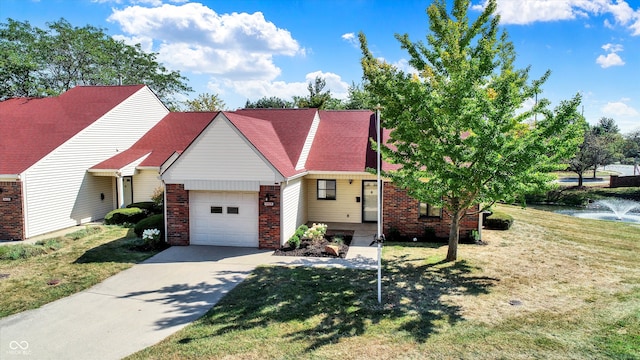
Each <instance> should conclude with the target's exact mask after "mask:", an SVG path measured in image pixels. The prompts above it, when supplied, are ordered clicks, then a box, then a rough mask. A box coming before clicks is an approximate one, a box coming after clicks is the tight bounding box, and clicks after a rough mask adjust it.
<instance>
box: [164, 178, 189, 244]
mask: <svg viewBox="0 0 640 360" xmlns="http://www.w3.org/2000/svg"><path fill="white" fill-rule="evenodd" d="M165 194H166V195H165V196H166V204H165V206H166V208H167V215H166V217H167V218H166V219H165V221H166V223H167V242H168V243H169V244H170V245H189V191H187V190H185V189H184V185H183V184H166V188H165Z"/></svg>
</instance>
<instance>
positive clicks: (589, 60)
mask: <svg viewBox="0 0 640 360" xmlns="http://www.w3.org/2000/svg"><path fill="white" fill-rule="evenodd" d="M450 2H451V1H450ZM484 2H485V0H472V3H471V4H472V9H471V13H472V14H474V15H475V14H478V13H479V11H480V9H481V8H482V6H483V4H484ZM429 4H430V1H429V0H424V1H417V0H401V1H391V0H388V1H375V0H272V1H268V0H262V1H257V0H253V1H251V0H234V1H230V0H221V1H215V0H210V1H186V0H0V19H2V22H5V21H6V19H7V18H13V19H16V20H21V21H24V20H28V21H29V22H30V23H31V24H32V25H35V26H38V27H44V26H45V23H46V22H49V21H55V20H57V19H60V18H61V17H63V18H65V19H67V20H68V21H69V22H71V23H72V24H73V25H74V26H84V25H87V24H90V25H94V26H98V27H102V28H105V29H106V30H107V33H108V34H110V35H111V36H113V37H115V38H117V39H122V40H125V41H127V42H129V43H138V42H139V43H141V44H142V46H143V48H144V49H146V50H148V51H154V52H157V53H159V57H158V58H159V60H160V61H161V62H162V63H163V64H164V65H166V66H167V67H169V68H171V69H175V70H179V71H180V72H181V73H182V74H183V75H184V76H186V77H187V78H188V79H189V82H190V85H191V86H192V87H193V88H194V90H195V91H194V93H192V94H190V96H191V97H194V96H195V95H197V94H198V93H204V92H209V93H217V94H219V95H220V96H221V98H222V99H223V100H224V101H225V103H226V105H227V107H228V108H229V109H235V108H237V107H242V106H243V105H244V103H245V101H246V100H247V99H249V100H252V101H253V100H257V99H259V98H261V97H263V96H279V97H281V98H284V99H290V98H291V97H292V96H293V95H306V94H307V90H306V87H307V83H308V82H309V81H311V80H313V79H314V78H315V77H316V76H318V75H319V76H322V77H324V78H325V79H326V81H327V87H328V88H329V89H330V90H331V92H332V94H333V95H334V96H335V97H339V98H345V97H346V95H347V87H348V86H349V85H350V84H351V83H352V82H355V83H356V84H358V83H360V81H361V77H362V70H361V68H360V57H361V53H360V50H359V48H358V44H357V34H358V32H360V31H362V32H364V33H365V35H366V36H367V40H368V42H369V47H370V49H371V50H372V52H373V53H374V55H375V56H378V57H380V58H384V59H385V60H386V61H387V62H389V63H392V64H395V65H396V66H398V67H400V68H402V69H404V70H406V71H411V69H410V68H408V67H407V63H406V60H407V58H408V55H407V54H406V52H404V51H403V50H402V49H400V47H399V44H398V42H397V41H396V40H395V38H394V36H393V35H394V34H395V33H408V34H409V35H410V37H411V38H412V40H414V41H415V40H424V39H425V35H426V34H427V31H428V18H427V15H426V13H425V9H426V8H427V6H428V5H429ZM498 8H499V13H500V14H501V23H502V25H503V28H504V29H506V30H507V31H508V33H509V35H510V40H511V41H512V42H513V43H514V45H515V49H516V52H517V54H518V57H517V64H518V66H519V67H525V66H528V65H530V66H531V74H532V76H533V77H539V76H540V75H541V74H543V73H544V72H545V71H546V70H547V69H549V70H551V71H552V74H551V78H550V79H549V80H548V81H547V83H546V85H545V86H544V93H543V94H542V96H544V97H546V98H548V99H550V100H551V101H552V103H553V104H554V105H557V104H558V102H559V101H560V100H562V99H568V98H570V97H572V96H573V95H574V94H576V93H578V92H580V93H582V94H583V106H584V115H585V116H586V118H587V120H588V121H589V122H591V123H595V122H597V120H598V119H599V118H601V117H603V116H606V117H611V118H613V119H614V120H616V123H617V124H618V125H619V126H620V128H621V130H622V131H623V132H629V131H632V130H639V129H640V0H498Z"/></svg>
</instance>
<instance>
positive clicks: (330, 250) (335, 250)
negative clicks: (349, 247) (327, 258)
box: [324, 245, 340, 256]
mask: <svg viewBox="0 0 640 360" xmlns="http://www.w3.org/2000/svg"><path fill="white" fill-rule="evenodd" d="M324 252H326V253H327V254H330V255H333V256H340V247H339V246H337V245H327V246H325V247H324Z"/></svg>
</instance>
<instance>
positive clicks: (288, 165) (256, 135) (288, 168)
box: [224, 112, 306, 177]
mask: <svg viewBox="0 0 640 360" xmlns="http://www.w3.org/2000/svg"><path fill="white" fill-rule="evenodd" d="M224 114H225V116H227V118H228V119H229V120H230V121H231V123H232V124H233V125H234V126H235V127H236V128H237V129H238V130H240V132H241V133H242V134H243V135H244V136H245V137H246V138H247V140H249V142H251V144H252V145H253V146H254V147H255V148H256V149H257V150H258V151H260V153H261V154H262V155H263V156H264V157H265V158H266V159H267V161H269V163H271V165H273V166H274V167H275V168H276V169H277V170H278V171H279V172H280V173H281V174H282V175H283V176H285V177H289V176H293V175H295V174H296V173H298V171H296V170H295V163H292V161H291V155H290V154H289V153H287V149H286V148H285V144H284V143H283V142H282V141H281V136H284V137H286V135H285V134H283V133H284V132H287V127H286V126H282V125H283V123H284V121H270V120H264V119H258V118H255V117H248V116H243V115H240V114H244V112H235V113H233V112H228V113H227V112H225V113H224ZM271 120H273V119H271ZM274 122H275V123H279V124H278V125H279V126H274ZM287 123H288V124H289V126H290V130H291V132H292V133H297V132H298V131H299V128H298V126H296V123H295V118H290V119H289V120H287ZM300 126H301V127H303V126H304V124H303V122H301V123H300ZM276 128H278V129H279V130H280V133H279V132H278V131H276ZM305 138H306V136H305ZM302 145H304V140H303V141H302ZM302 145H300V150H297V149H293V148H292V147H291V146H290V144H289V150H290V152H291V153H294V152H297V153H298V155H299V154H300V152H301V149H302Z"/></svg>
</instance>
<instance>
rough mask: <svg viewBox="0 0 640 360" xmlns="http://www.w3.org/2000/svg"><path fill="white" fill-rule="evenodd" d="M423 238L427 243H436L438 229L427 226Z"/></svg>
mask: <svg viewBox="0 0 640 360" xmlns="http://www.w3.org/2000/svg"><path fill="white" fill-rule="evenodd" d="M423 236H424V240H425V241H435V240H436V229H434V228H432V227H431V226H425V228H424V233H423Z"/></svg>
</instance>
